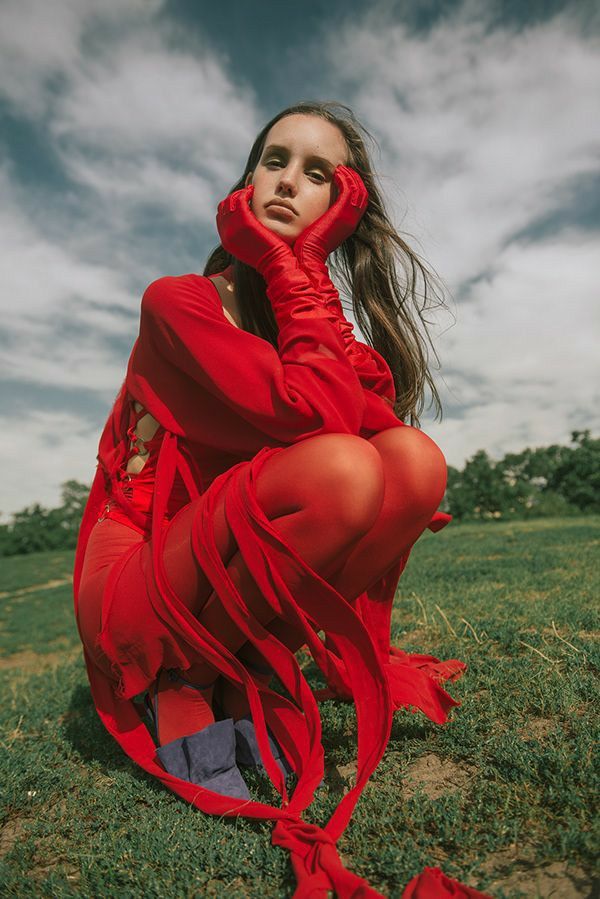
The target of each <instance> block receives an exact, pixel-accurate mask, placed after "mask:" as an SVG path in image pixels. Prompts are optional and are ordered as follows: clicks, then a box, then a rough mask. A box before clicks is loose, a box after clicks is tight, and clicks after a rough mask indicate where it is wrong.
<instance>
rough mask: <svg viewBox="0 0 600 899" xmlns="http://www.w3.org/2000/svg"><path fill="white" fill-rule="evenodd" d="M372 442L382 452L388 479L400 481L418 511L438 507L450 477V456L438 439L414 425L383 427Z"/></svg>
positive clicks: (405, 495) (406, 496)
mask: <svg viewBox="0 0 600 899" xmlns="http://www.w3.org/2000/svg"><path fill="white" fill-rule="evenodd" d="M371 442H372V443H373V445H374V446H375V447H376V449H377V450H378V452H379V453H380V455H381V458H382V461H383V465H384V470H385V476H386V479H387V480H388V481H389V482H391V483H394V482H395V483H396V484H398V486H399V489H401V491H402V494H403V496H404V497H405V498H406V499H409V500H410V504H411V507H412V508H413V509H414V510H415V512H416V513H417V514H420V513H423V514H424V513H426V512H427V511H429V510H432V511H435V509H437V507H438V506H439V504H440V502H441V501H442V498H443V496H444V491H445V489H446V482H447V477H448V468H447V465H446V459H445V457H444V454H443V453H442V451H441V449H440V448H439V446H438V445H437V443H435V441H433V440H432V439H431V437H428V436H427V434H424V433H423V431H419V430H418V429H417V428H414V427H412V426H410V425H405V426H404V427H402V428H390V429H388V430H386V431H382V432H380V433H379V434H376V435H375V436H374V437H373V438H372V439H371Z"/></svg>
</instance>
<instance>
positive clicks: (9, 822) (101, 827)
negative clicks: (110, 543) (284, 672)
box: [0, 517, 600, 899]
mask: <svg viewBox="0 0 600 899" xmlns="http://www.w3.org/2000/svg"><path fill="white" fill-rule="evenodd" d="M599 545H600V518H599V517H586V518H568V519H543V520H539V521H529V522H513V523H503V524H499V523H490V524H485V525H460V526H459V525H451V526H450V527H448V528H447V529H446V530H444V531H442V532H441V533H439V534H436V535H433V534H430V533H429V532H427V533H426V534H425V535H424V536H423V538H422V539H421V540H420V541H419V542H418V544H417V546H416V547H415V549H414V551H413V554H412V556H411V559H410V562H409V565H408V567H407V570H406V572H405V574H404V576H403V577H402V579H401V581H400V588H401V589H400V590H399V592H398V597H397V600H396V608H395V611H394V617H393V637H394V643H395V644H396V645H399V646H402V647H403V648H405V649H408V650H412V651H420V652H430V653H432V654H435V655H438V656H439V657H441V658H460V659H462V660H464V661H466V662H467V664H468V666H469V668H468V671H467V673H466V674H465V676H464V677H463V679H462V680H460V681H458V682H457V683H456V684H453V685H451V686H450V688H449V689H450V692H452V694H453V695H454V696H456V697H457V698H458V699H459V700H460V701H461V703H462V705H461V707H460V708H458V709H456V710H455V712H454V713H453V716H452V721H451V722H450V723H449V724H448V725H447V726H446V727H438V726H436V725H434V724H432V723H430V722H429V721H428V720H427V719H425V718H424V716H422V715H421V714H419V713H417V714H411V713H408V712H398V713H397V714H396V717H395V720H394V725H393V729H392V737H391V740H390V743H389V746H388V749H387V751H386V754H385V755H384V757H383V759H382V761H381V763H380V765H379V767H378V769H377V771H376V772H375V774H374V775H373V777H372V778H371V781H370V783H369V785H368V786H367V788H366V789H365V791H364V793H363V796H362V797H361V799H360V800H359V804H358V807H357V809H356V811H355V814H354V817H353V819H352V821H351V823H350V825H349V827H348V828H347V830H346V832H345V834H344V835H343V837H342V838H341V840H340V842H339V848H340V852H341V853H342V855H343V857H344V859H345V861H346V863H347V864H348V865H349V867H350V868H351V869H352V870H353V871H356V872H357V873H358V874H361V875H362V876H364V877H366V878H367V879H368V880H369V882H370V883H371V884H372V885H373V886H375V887H376V888H378V889H379V890H380V891H381V892H382V893H384V894H385V895H388V896H390V897H397V896H400V895H401V893H402V888H403V886H404V885H405V884H406V883H407V881H408V880H409V879H410V877H411V876H412V875H413V874H415V873H416V872H417V871H419V870H420V869H421V868H422V867H423V866H424V865H427V864H429V865H432V864H438V865H440V866H441V867H442V868H443V870H444V871H445V872H446V873H447V874H449V875H451V876H455V877H458V878H460V879H461V880H464V881H466V882H467V883H469V884H471V885H472V886H475V887H478V888H479V889H483V890H487V891H488V892H491V893H492V894H493V895H494V896H496V897H517V896H528V897H529V896H538V895H539V896H550V895H565V896H588V895H592V891H593V889H594V885H593V876H594V871H593V863H594V856H595V854H596V847H597V845H598V833H597V832H596V833H594V831H593V817H592V811H591V810H592V807H593V805H592V800H593V797H594V795H596V796H597V795H598V776H597V770H596V771H595V770H594V758H595V757H594V749H595V741H596V740H597V730H598V717H597V711H596V710H597V708H598V688H597V681H596V680H595V672H597V668H598V656H599V653H598V636H599V630H600V629H599V625H598V594H599V592H600V591H599V590H598V582H599V580H600V571H599V568H598V565H597V560H598V546H599ZM594 562H596V565H595V566H594V564H593V563H594ZM71 569H72V554H71V553H64V552H61V553H52V552H48V553H40V554H38V555H34V556H23V557H16V558H11V559H4V560H3V561H2V575H1V576H0V591H2V593H1V594H0V654H1V660H0V676H1V681H0V732H1V743H0V747H1V751H0V783H1V784H2V791H1V792H2V797H3V798H2V800H1V802H2V807H1V814H2V818H1V819H0V820H1V822H2V823H1V825H0V895H8V896H19V897H21V896H36V897H37V896H53V897H54V896H59V897H62V896H119V897H142V896H143V897H165V896H168V897H180V896H181V897H191V896H219V897H220V896H228V897H229V896H244V897H246V896H251V897H261V899H263V897H264V899H266V897H283V896H290V895H291V893H292V892H293V888H294V883H295V880H294V877H293V874H292V872H291V867H290V864H289V861H288V855H287V853H286V852H285V851H283V850H281V849H278V848H276V847H273V846H271V844H270V832H271V824H269V823H261V822H253V821H248V820H244V819H237V820H236V819H219V818H217V817H212V816H208V815H204V814H202V813H201V812H199V811H197V810H195V809H193V808H192V807H191V806H187V805H186V804H185V803H184V802H183V801H181V800H179V799H178V798H177V797H175V796H174V795H173V794H171V793H169V792H168V791H167V790H166V789H164V788H163V787H162V786H161V785H160V784H159V783H158V782H156V781H154V780H153V779H152V778H150V777H148V776H146V774H144V773H143V772H142V771H140V770H139V769H137V768H135V767H134V766H133V765H132V764H131V763H130V762H129V760H128V759H127V758H126V757H125V756H124V755H123V754H122V752H121V750H120V749H119V748H118V746H117V745H116V743H114V742H113V741H112V740H111V738H110V737H109V736H108V734H107V733H106V732H105V731H104V729H103V727H102V725H101V724H100V721H99V719H98V718H97V716H96V713H95V710H94V707H93V705H92V703H91V698H90V694H89V689H88V686H87V679H86V675H85V671H84V667H83V660H82V657H81V652H80V648H79V639H78V635H77V631H76V628H75V624H74V620H73V614H72V597H71V586H70V584H69V583H68V582H66V583H62V584H61V583H60V582H61V581H63V582H64V581H66V580H67V579H68V577H69V574H70V572H71ZM49 582H50V585H48V584H49ZM30 588H31V589H30ZM307 670H308V672H309V674H310V677H309V679H310V680H311V682H314V684H315V685H317V683H319V684H320V683H321V680H320V678H319V676H318V674H317V673H316V672H315V670H314V668H313V667H312V666H309V667H308V669H307ZM321 712H322V717H323V734H324V745H325V750H326V762H327V765H328V767H327V772H326V783H327V789H324V790H322V791H321V792H320V793H319V794H318V798H317V799H316V800H315V803H314V804H313V806H312V807H311V809H309V810H308V812H307V814H306V816H305V817H306V819H307V820H312V821H314V822H315V823H318V824H323V823H325V821H326V820H327V818H328V817H329V815H330V813H331V811H332V810H333V808H334V807H335V806H336V805H337V803H338V802H339V799H340V797H341V795H342V793H343V790H344V789H346V788H347V783H348V779H349V778H351V773H352V763H353V762H354V760H355V738H354V733H355V730H354V728H355V716H354V710H353V707H352V706H349V705H348V704H344V703H336V702H326V703H323V704H322V705H321ZM245 777H246V780H247V782H248V785H249V787H250V789H251V791H252V792H254V794H255V795H256V796H257V798H258V797H260V798H267V799H269V800H270V801H272V798H273V796H274V794H273V793H272V792H271V791H270V785H269V784H268V783H266V782H265V781H264V780H263V779H261V777H260V775H254V776H250V775H248V774H245ZM596 885H597V881H596ZM559 889H562V890H563V892H558V890H559ZM569 890H570V892H569ZM553 891H555V892H553Z"/></svg>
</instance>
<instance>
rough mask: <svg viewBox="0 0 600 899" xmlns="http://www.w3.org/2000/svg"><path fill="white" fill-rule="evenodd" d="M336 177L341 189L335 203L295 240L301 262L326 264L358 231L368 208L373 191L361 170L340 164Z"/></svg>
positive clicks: (335, 179)
mask: <svg viewBox="0 0 600 899" xmlns="http://www.w3.org/2000/svg"><path fill="white" fill-rule="evenodd" d="M333 178H334V181H335V183H336V185H337V188H338V195H337V198H336V200H335V202H334V203H333V204H332V205H331V206H330V207H329V209H328V210H327V211H326V212H324V213H323V215H321V216H320V217H319V218H318V219H316V220H315V221H314V222H313V223H312V224H311V225H309V226H308V227H307V228H305V229H304V231H303V232H302V234H300V235H299V236H298V238H297V239H296V241H295V242H294V245H293V251H294V255H295V256H296V258H297V259H298V261H299V262H300V264H301V265H303V264H304V263H308V264H309V265H310V263H311V262H312V263H316V262H319V263H324V262H325V260H326V259H327V257H328V256H329V254H330V253H332V252H333V251H334V250H336V249H337V248H338V247H339V246H340V244H342V243H343V242H344V241H345V240H346V238H347V237H350V235H351V234H353V233H354V231H355V230H356V226H357V225H358V223H359V222H360V220H361V218H362V217H363V215H364V212H365V210H366V208H367V205H368V202H369V194H368V191H367V188H366V187H365V185H364V182H363V180H362V178H361V177H360V175H359V174H358V172H355V171H354V169H351V168H348V166H345V165H338V166H336V168H335V171H334V173H333Z"/></svg>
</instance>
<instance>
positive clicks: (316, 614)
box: [74, 103, 474, 896]
mask: <svg viewBox="0 0 600 899" xmlns="http://www.w3.org/2000/svg"><path fill="white" fill-rule="evenodd" d="M332 107H333V104H318V103H313V104H311V103H307V104H299V105H297V106H294V107H290V108H288V109H286V110H284V111H283V112H281V113H280V114H279V115H278V116H276V117H275V118H274V119H272V120H271V121H270V122H269V123H268V124H267V125H266V126H265V128H263V130H262V131H261V133H260V134H259V135H258V137H257V139H256V141H255V144H254V146H253V148H252V151H251V153H250V156H249V159H248V163H247V165H246V169H245V172H244V175H243V177H242V178H241V179H240V181H239V182H238V183H237V184H236V185H235V187H234V188H233V190H232V192H231V193H230V195H229V196H228V197H227V198H226V199H225V200H224V201H223V202H222V203H220V204H219V209H218V214H217V228H218V231H219V235H220V238H221V246H219V247H218V248H217V250H215V251H214V252H213V253H212V255H211V257H210V258H209V260H208V263H207V265H206V268H205V272H204V275H202V276H200V275H196V274H189V275H182V276H179V277H165V278H160V279H159V280H158V281H155V282H153V283H152V284H150V286H149V287H148V288H147V289H146V291H145V293H144V297H143V300H142V310H141V318H140V332H139V337H138V339H137V340H136V343H135V345H134V347H133V350H132V353H131V357H130V360H129V364H128V369H127V375H126V378H125V381H124V384H123V386H122V388H121V391H120V393H119V395H118V397H117V400H116V402H115V405H114V407H113V410H112V412H111V414H110V416H109V419H108V421H107V423H106V426H105V428H104V431H103V434H102V437H101V439H100V447H99V453H98V462H99V464H98V469H97V473H96V477H95V479H94V483H93V485H92V490H91V493H90V498H89V500H88V504H87V507H86V511H85V515H84V519H83V522H82V526H81V531H80V535H79V543H78V548H77V554H76V561H75V576H74V590H75V609H76V616H77V621H78V626H79V630H80V634H81V639H82V642H83V644H84V655H85V661H86V666H87V670H88V675H89V678H90V684H91V689H92V694H93V698H94V701H95V704H96V707H97V709H98V712H99V714H100V717H101V718H102V720H103V722H104V724H105V725H106V727H107V728H108V730H109V731H110V732H111V733H112V734H113V736H114V737H115V738H116V739H117V740H118V741H119V743H120V744H121V746H122V747H123V748H124V749H125V751H126V752H127V753H128V754H129V755H130V756H131V758H132V759H134V760H135V761H136V762H137V763H138V764H140V765H141V766H142V767H143V768H145V769H146V770H147V771H149V772H150V773H152V774H154V775H156V776H157V777H159V778H160V779H161V780H162V781H163V782H164V783H165V785H166V786H168V787H169V788H170V789H172V790H174V791H175V792H176V793H178V794H179V795H180V796H182V797H184V798H185V799H187V800H188V801H190V802H193V803H194V804H195V805H197V806H198V807H199V808H201V809H202V810H203V811H207V812H210V813H216V814H225V815H235V814H244V815H247V816H249V817H259V818H265V817H267V818H272V819H275V820H276V821H277V823H276V826H275V828H274V832H273V842H274V843H276V844H278V845H282V846H285V847H286V848H288V849H289V850H290V851H291V853H292V861H293V863H294V869H295V872H296V876H297V878H298V880H299V883H300V886H301V889H300V891H306V893H304V892H303V895H304V894H306V895H308V893H309V892H310V891H311V890H313V889H314V890H316V891H317V892H316V893H315V895H318V894H319V891H322V895H326V891H327V890H334V891H336V892H337V894H338V895H340V896H350V895H353V893H354V891H355V890H357V889H361V890H364V891H365V892H364V893H363V892H361V895H379V894H378V893H376V892H375V891H374V890H371V888H369V887H368V885H367V884H366V883H365V882H364V881H363V880H361V879H360V878H358V877H357V876H356V875H354V874H351V873H350V872H349V871H348V870H346V869H345V868H344V866H343V865H342V863H341V861H340V859H339V856H338V855H337V851H336V849H335V843H336V841H337V839H338V838H339V836H340V834H341V833H342V832H343V830H344V828H345V827H346V825H347V823H348V820H349V818H350V815H351V813H352V810H353V808H354V805H355V804H356V801H357V799H358V797H359V795H360V792H361V791H362V789H363V787H364V785H365V783H366V781H367V780H368V778H369V776H370V774H371V773H372V772H373V770H374V768H375V767H376V765H377V763H378V762H379V760H380V758H381V756H382V754H383V752H384V750H385V746H386V743H387V740H388V738H389V733H390V728H391V721H392V714H393V711H394V709H396V708H400V707H407V706H409V705H410V706H414V707H417V708H420V709H421V710H422V711H424V712H425V714H427V715H428V716H429V717H430V718H431V719H432V720H434V721H436V722H438V723H443V722H444V721H445V720H446V717H447V713H448V711H449V709H450V708H451V707H452V706H454V705H456V704H457V703H456V702H455V701H454V700H453V699H452V698H451V697H450V696H449V695H448V694H447V693H446V692H445V691H444V690H443V689H442V687H441V686H440V683H439V682H440V681H441V680H444V679H449V678H451V679H454V678H455V677H457V676H459V674H460V673H461V672H462V670H463V669H464V665H463V664H462V663H460V662H456V661H452V662H447V663H439V662H438V660H437V659H433V658H432V657H426V656H408V655H406V654H404V653H402V652H401V651H400V650H397V649H395V648H391V647H390V640H389V626H390V614H391V606H392V601H393V597H394V593H395V589H396V585H397V581H398V578H399V576H400V573H401V570H402V568H403V566H404V564H405V563H406V559H407V557H408V553H409V551H410V549H411V547H412V545H413V544H414V542H415V541H416V540H417V538H418V537H419V535H420V534H421V533H422V532H423V530H424V529H425V528H426V527H430V528H431V529H432V530H437V529H438V528H439V527H441V526H443V525H444V524H446V523H447V521H448V520H449V516H445V515H443V514H442V513H436V509H437V506H438V505H439V502H440V500H441V498H442V496H443V493H444V489H445V481H446V466H445V462H444V459H443V456H442V454H441V452H440V450H439V449H438V448H437V446H436V445H435V444H434V443H433V441H431V440H430V439H429V438H428V437H426V436H425V435H424V434H423V433H422V432H421V431H419V430H417V428H416V427H413V426H412V425H407V424H404V422H403V419H405V418H410V419H411V421H417V422H418V411H419V409H420V405H421V404H422V395H423V389H424V386H425V384H426V383H429V384H430V385H431V386H432V389H433V393H434V398H436V399H437V395H436V394H435V388H434V387H433V385H432V384H431V378H430V375H429V371H428V368H427V363H426V357H425V351H424V345H423V342H422V338H421V337H420V334H419V330H418V328H417V326H416V324H415V321H414V320H413V319H414V312H413V313H412V314H411V312H410V311H409V309H410V301H411V300H413V301H414V297H415V292H416V289H415V284H414V282H413V281H411V280H409V282H408V286H407V287H406V288H405V291H404V293H402V292H401V291H400V288H399V287H398V283H397V280H396V277H395V269H394V260H393V251H394V249H396V250H400V251H401V252H402V254H403V261H404V262H405V267H406V269H407V271H409V272H410V271H411V269H412V271H413V272H414V270H415V266H419V265H420V263H419V262H418V260H417V259H416V257H415V256H414V255H413V254H412V253H411V251H410V250H409V248H408V247H406V245H405V244H403V242H402V241H401V239H400V238H399V237H398V235H397V234H396V233H395V231H394V230H393V228H392V226H391V224H390V223H389V220H388V218H387V216H386V215H385V212H384V208H383V205H382V203H381V200H380V198H379V196H378V192H377V189H376V187H375V185H374V181H373V176H372V174H371V170H370V166H369V160H368V156H367V152H366V150H365V147H364V143H363V141H362V138H361V136H360V133H359V126H358V123H356V121H355V120H354V118H353V116H352V115H351V113H350V111H349V110H347V107H341V113H343V111H344V110H345V111H346V112H347V113H350V114H349V115H348V116H345V117H344V116H343V114H339V115H336V114H335V112H334V110H333V108H332ZM336 250H337V251H338V257H341V264H342V269H343V271H345V274H346V278H347V281H348V283H349V284H350V286H351V288H352V292H353V298H354V303H355V309H356V312H357V316H358V318H359V321H360V322H361V324H362V325H364V326H365V327H366V330H367V331H368V332H370V333H371V334H372V335H373V342H377V343H378V346H379V347H380V349H381V352H379V351H378V350H376V349H373V348H372V347H370V346H368V345H366V344H363V343H360V342H358V341H356V340H355V338H354V335H353V332H352V326H351V325H350V324H349V323H348V322H347V320H346V319H345V317H344V313H343V309H342V306H341V303H340V301H339V296H338V293H337V290H336V288H335V286H334V284H333V282H332V281H331V279H330V277H329V271H328V267H327V264H326V261H327V258H328V256H329V255H330V254H332V253H333V252H334V251H336ZM421 271H422V272H423V273H424V274H425V275H426V272H425V269H424V268H422V267H421ZM425 283H426V284H427V276H426V278H425ZM415 308H416V304H415ZM416 311H417V313H418V308H416ZM384 353H385V354H386V357H387V358H388V359H389V360H390V362H391V363H392V366H393V368H394V372H395V373H394V375H392V372H391V369H390V366H389V365H388V362H387V361H386V358H384ZM321 631H322V632H323V633H324V636H325V641H323V640H322V639H321V637H320V636H319V632H321ZM305 644H306V645H307V646H308V649H309V651H310V652H311V654H312V656H313V658H314V659H315V661H316V663H317V665H318V666H319V668H320V669H321V671H322V672H323V674H324V676H325V679H326V681H327V685H328V687H327V689H323V690H320V691H317V692H316V693H313V691H312V690H311V689H310V687H309V686H308V684H307V682H306V680H305V679H304V677H303V675H302V672H301V670H300V668H299V666H298V662H297V660H296V657H295V651H296V650H297V649H298V648H299V647H300V646H303V645H305ZM273 674H274V675H276V676H277V678H278V679H279V681H280V682H281V684H282V685H283V686H284V687H285V689H286V690H287V691H288V694H289V695H290V697H291V700H288V699H286V698H285V697H284V696H282V695H281V694H280V693H278V692H276V691H274V690H272V689H271V688H270V686H269V683H270V681H271V677H272V675H273ZM144 691H146V693H147V705H148V709H149V711H150V712H151V715H152V717H153V719H154V724H155V738H156V743H157V744H158V746H157V745H156V744H155V741H154V740H153V739H152V737H151V736H150V732H149V730H148V727H147V726H146V725H145V724H144V723H143V719H142V716H140V714H139V712H138V709H137V706H136V705H135V704H134V702H133V700H134V697H136V696H138V694H140V693H143V692H144ZM333 696H335V697H339V698H344V699H347V700H352V701H354V702H355V704H356V710H357V720H358V725H359V733H358V772H357V783H356V786H355V787H354V789H352V790H350V792H349V793H348V794H347V795H346V796H345V797H344V798H343V800H342V802H341V803H340V804H339V806H338V808H337V809H336V812H335V813H334V815H333V816H332V818H331V820H330V821H329V823H328V825H327V827H325V828H323V829H321V828H318V827H316V826H315V825H310V824H307V823H306V822H304V821H302V819H301V817H300V816H301V813H302V811H303V810H304V809H305V808H306V807H307V806H308V805H309V804H310V802H311V801H312V798H313V796H314V791H315V789H316V788H317V787H318V786H319V784H320V783H321V781H322V777H323V747H322V744H321V739H320V716H319V713H318V708H317V704H316V702H317V700H319V699H323V698H326V697H333ZM267 726H268V728H269V731H270V734H269V733H268V732H267ZM261 763H262V764H264V767H265V769H266V772H267V774H268V776H269V777H270V779H271V781H272V783H273V785H274V787H275V789H276V790H277V791H278V793H279V794H280V795H281V797H282V802H281V807H278V806H270V805H266V804H264V803H259V802H255V801H253V800H252V799H251V797H250V793H249V791H248V789H247V787H246V784H245V782H244V780H243V776H242V773H241V771H240V767H239V765H244V764H261ZM290 771H293V772H295V774H296V776H297V778H298V781H297V784H296V786H295V789H294V791H293V794H292V796H291V797H289V796H288V793H287V789H286V780H285V775H286V773H288V772H290ZM423 878H425V880H426V879H427V878H430V879H431V878H432V883H433V884H434V886H433V887H432V889H433V892H432V895H436V896H440V895H444V893H443V892H442V890H443V888H444V882H446V883H449V881H447V879H445V878H444V876H443V875H442V874H441V872H439V871H437V869H435V870H429V869H427V872H426V873H425V874H424V875H422V876H421V880H420V881H419V883H420V887H421V888H426V883H425V880H424V879H423ZM455 888H456V887H455V886H454V887H453V889H455ZM465 890H466V888H465ZM468 894H469V893H467V892H465V893H464V895H468ZM471 894H472V893H471ZM311 895H312V893H311ZM419 895H421V893H420V894H419ZM453 895H456V893H453ZM473 895H474V894H473Z"/></svg>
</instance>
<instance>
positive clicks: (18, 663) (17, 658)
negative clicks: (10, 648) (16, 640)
mask: <svg viewBox="0 0 600 899" xmlns="http://www.w3.org/2000/svg"><path fill="white" fill-rule="evenodd" d="M80 654H81V648H80V647H79V646H78V647H76V648H74V649H71V650H64V649H63V650H62V651H61V652H45V653H37V652H34V651H33V650H32V649H24V650H23V651H22V652H14V653H13V654H12V655H10V656H6V657H5V658H2V659H0V671H7V670H8V671H10V670H11V669H18V670H19V672H23V673H26V674H31V673H36V674H37V672H38V671H43V670H45V669H46V668H56V666H57V665H62V664H64V663H65V662H69V661H71V659H74V658H76V657H77V656H78V655H80Z"/></svg>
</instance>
